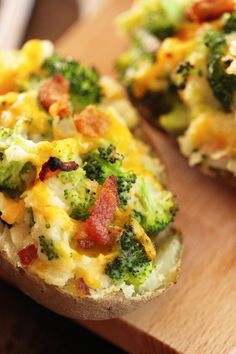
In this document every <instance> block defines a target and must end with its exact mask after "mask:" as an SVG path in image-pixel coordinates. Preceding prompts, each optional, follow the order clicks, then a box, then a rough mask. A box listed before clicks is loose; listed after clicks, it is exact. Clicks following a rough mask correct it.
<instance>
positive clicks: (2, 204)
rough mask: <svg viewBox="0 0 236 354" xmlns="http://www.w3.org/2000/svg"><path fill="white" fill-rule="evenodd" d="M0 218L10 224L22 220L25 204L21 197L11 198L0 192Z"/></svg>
mask: <svg viewBox="0 0 236 354" xmlns="http://www.w3.org/2000/svg"><path fill="white" fill-rule="evenodd" d="M0 211H1V219H2V220H4V221H6V222H7V223H8V224H10V225H12V224H14V223H20V222H22V221H23V220H24V216H25V205H24V201H23V200H22V199H20V200H17V201H15V200H13V199H10V198H8V197H6V196H5V195H4V194H3V193H0Z"/></svg>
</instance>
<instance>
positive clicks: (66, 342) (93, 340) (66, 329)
mask: <svg viewBox="0 0 236 354" xmlns="http://www.w3.org/2000/svg"><path fill="white" fill-rule="evenodd" d="M0 320H1V326H0V353H1V354H29V353H30V354H41V353H44V354H49V353H50V354H70V353H83V354H91V353H92V352H93V350H94V349H96V352H99V353H103V354H122V353H124V352H123V351H122V350H120V349H118V348H116V347H114V346H113V345H111V344H109V343H107V342H105V341H104V340H103V339H102V338H100V337H97V336H95V335H94V334H92V333H91V332H89V331H87V330H85V329H84V328H83V327H81V326H79V325H78V324H75V323H73V322H72V321H70V320H68V319H66V318H63V317H61V316H58V315H56V314H54V313H52V312H50V311H49V310H46V309H45V308H43V307H42V306H40V305H37V304H35V303H34V302H33V301H31V300H30V299H29V298H27V297H26V296H25V295H23V294H22V293H20V291H18V290H17V289H15V288H13V287H11V286H9V285H7V284H5V283H3V282H1V281H0ZM76 348H77V350H76Z"/></svg>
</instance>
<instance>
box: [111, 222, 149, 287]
mask: <svg viewBox="0 0 236 354" xmlns="http://www.w3.org/2000/svg"><path fill="white" fill-rule="evenodd" d="M120 249H121V253H120V255H119V256H118V257H117V258H115V260H114V261H112V262H109V263H108V264H107V266H106V274H107V275H108V276H109V277H110V278H112V279H113V280H115V281H117V282H123V281H124V282H126V283H128V284H133V285H134V286H138V285H140V284H142V283H143V282H144V281H145V280H146V279H147V278H148V276H149V275H150V273H151V271H152V262H151V261H150V260H149V259H148V257H147V255H146V253H145V250H144V248H143V246H142V245H141V244H140V243H139V242H138V241H137V240H136V239H135V232H134V229H133V227H132V226H131V225H128V224H127V225H125V229H124V232H123V233H122V235H121V237H120Z"/></svg>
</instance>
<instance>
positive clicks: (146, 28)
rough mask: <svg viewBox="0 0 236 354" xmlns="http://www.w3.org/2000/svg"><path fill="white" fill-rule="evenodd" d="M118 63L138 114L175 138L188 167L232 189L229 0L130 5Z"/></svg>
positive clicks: (233, 33) (234, 51) (233, 68)
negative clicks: (127, 41) (126, 43)
mask: <svg viewBox="0 0 236 354" xmlns="http://www.w3.org/2000/svg"><path fill="white" fill-rule="evenodd" d="M118 22H119V25H120V27H122V29H123V30H125V32H126V33H128V35H129V36H130V37H131V42H132V43H131V46H130V48H129V50H128V51H127V52H126V53H124V54H123V55H121V57H120V58H119V59H118V61H117V68H118V70H119V71H120V73H121V75H122V78H123V82H124V83H125V85H126V86H127V88H128V90H129V92H130V95H131V97H132V100H133V101H134V103H135V104H136V106H137V107H138V108H139V109H140V111H141V112H142V113H143V114H144V115H146V117H147V118H148V119H149V120H150V121H151V122H152V123H154V124H156V125H157V126H159V127H162V128H163V129H164V130H166V131H167V132H168V133H169V134H171V135H172V136H175V137H176V138H177V140H178V143H179V146H180V150H181V152H182V153H183V154H184V155H185V156H186V157H187V158H188V160H189V164H190V165H191V166H193V165H198V166H200V167H201V169H202V170H203V171H204V172H206V173H208V174H211V175H216V176H218V177H221V178H224V179H225V180H226V181H227V182H229V183H233V184H236V183H235V181H236V179H235V177H236V162H235V161H236V121H235V98H236V45H235V38H236V11H235V5H234V1H232V0H227V1H221V0H199V1H193V0H182V1H179V0H165V1H163V0H149V1H141V0H140V1H136V2H134V5H133V7H132V8H131V9H130V10H129V11H128V12H127V13H125V14H123V15H121V17H120V18H119V19H118Z"/></svg>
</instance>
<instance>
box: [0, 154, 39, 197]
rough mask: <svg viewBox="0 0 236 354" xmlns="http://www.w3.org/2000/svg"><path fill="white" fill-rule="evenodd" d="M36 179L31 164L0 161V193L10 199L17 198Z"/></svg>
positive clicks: (34, 170)
mask: <svg viewBox="0 0 236 354" xmlns="http://www.w3.org/2000/svg"><path fill="white" fill-rule="evenodd" d="M35 178H36V167H35V166H34V165H33V164H32V163H31V162H26V163H25V162H20V161H9V162H8V161H6V160H2V161H0V191H1V192H4V193H6V194H7V195H9V197H11V198H17V197H19V196H20V195H21V194H22V193H23V192H24V191H25V190H26V188H27V187H28V186H29V185H30V183H31V182H32V181H34V180H35Z"/></svg>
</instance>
